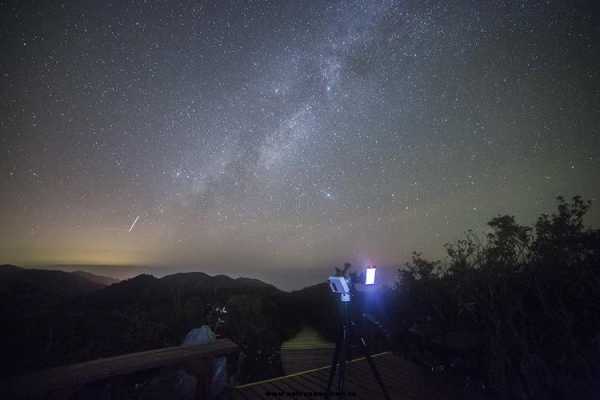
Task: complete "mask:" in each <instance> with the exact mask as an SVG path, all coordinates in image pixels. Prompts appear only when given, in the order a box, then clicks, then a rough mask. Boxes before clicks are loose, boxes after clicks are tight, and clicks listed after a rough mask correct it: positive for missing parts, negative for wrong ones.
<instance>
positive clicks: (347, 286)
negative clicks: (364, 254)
mask: <svg viewBox="0 0 600 400" xmlns="http://www.w3.org/2000/svg"><path fill="white" fill-rule="evenodd" d="M376 271H377V268H376V267H375V266H374V265H369V266H367V268H366V269H365V270H364V271H363V272H361V273H360V274H358V275H356V274H352V275H350V276H349V277H345V276H330V277H329V288H330V289H331V291H332V292H333V293H337V294H339V295H340V298H341V300H342V301H343V302H347V301H350V294H351V293H350V292H351V290H352V289H351V288H352V285H354V284H363V285H374V284H375V272H376Z"/></svg>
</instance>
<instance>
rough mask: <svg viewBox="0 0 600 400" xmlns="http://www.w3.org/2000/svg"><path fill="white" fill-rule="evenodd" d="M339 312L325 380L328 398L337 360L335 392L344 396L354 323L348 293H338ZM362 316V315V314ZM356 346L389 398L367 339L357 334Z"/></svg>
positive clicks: (388, 399) (384, 393) (385, 395)
mask: <svg viewBox="0 0 600 400" xmlns="http://www.w3.org/2000/svg"><path fill="white" fill-rule="evenodd" d="M340 314H341V317H342V320H341V323H340V331H339V334H338V337H337V340H336V341H335V351H334V352H333V360H332V362H331V368H330V370H329V379H328V381H327V391H326V397H325V398H327V399H328V398H329V394H330V393H331V385H332V383H333V379H334V377H335V373H336V369H337V365H338V361H339V364H340V368H339V372H338V377H337V378H338V381H337V392H338V394H339V395H340V396H341V398H345V393H344V383H345V378H346V367H347V365H346V364H347V362H348V361H352V339H353V335H352V334H353V332H352V331H353V327H354V325H356V324H355V323H354V322H353V321H352V315H351V310H350V294H349V293H347V294H346V293H344V294H341V295H340ZM363 317H364V315H363ZM358 346H359V348H360V349H361V351H362V353H363V355H364V356H365V358H366V359H367V362H368V363H369V367H370V369H371V372H372V373H373V376H374V377H375V380H376V381H377V383H378V384H379V386H380V387H381V390H382V391H383V395H384V397H385V398H386V400H391V397H390V394H389V393H388V391H387V389H386V387H385V385H384V384H383V380H382V379H381V375H379V371H377V367H376V366H375V363H374V362H373V359H372V358H371V354H370V353H369V350H368V347H367V341H366V340H365V338H364V337H363V336H359V340H358Z"/></svg>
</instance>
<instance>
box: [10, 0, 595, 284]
mask: <svg viewBox="0 0 600 400" xmlns="http://www.w3.org/2000/svg"><path fill="white" fill-rule="evenodd" d="M599 14H600V13H599V12H598V6H597V5H594V2H593V1H589V2H586V1H579V2H571V1H563V2H560V1H451V2H446V1H430V0H419V1H400V0H399V1H387V0H386V1H375V0H373V1H371V0H365V1H326V2H325V1H279V0H278V1H233V2H229V1H190V2H182V1H116V2H112V3H111V2H104V1H86V0H83V1H73V2H64V3H62V2H54V1H53V2H30V1H14V2H11V1H9V2H5V1H3V2H0V35H1V36H0V43H1V44H2V49H3V50H2V57H1V58H0V88H1V93H2V96H1V98H2V100H1V102H0V107H1V108H0V113H1V119H0V146H1V147H0V148H1V157H0V263H4V262H6V263H15V264H19V265H26V266H39V265H54V264H101V265H113V266H114V265H116V266H132V265H135V266H148V267H155V268H157V270H159V269H160V270H161V271H163V272H177V271H187V270H200V271H205V272H208V273H229V274H233V275H236V274H237V275H246V276H255V277H259V278H262V279H265V280H267V281H270V282H275V283H277V284H278V285H280V286H281V287H284V288H297V287H301V286H303V285H306V284H310V283H315V282H316V281H317V280H318V279H319V277H318V276H319V274H321V275H322V276H323V277H325V276H326V274H325V273H321V272H320V271H330V270H331V267H332V266H333V265H339V264H341V263H343V262H344V261H351V262H353V263H355V264H356V265H362V264H365V263H367V262H373V263H376V264H377V265H384V266H393V265H398V264H400V263H402V262H404V261H407V260H408V259H409V257H410V254H411V252H412V251H421V252H423V253H424V254H425V255H427V256H430V257H440V256H442V255H443V251H444V249H443V244H444V243H446V242H448V241H452V240H455V239H458V238H460V237H461V236H462V235H463V233H464V231H465V230H467V229H474V230H475V231H476V232H484V229H485V223H486V222H487V221H488V220H490V219H491V218H492V217H494V216H496V215H498V214H502V213H510V214H513V215H515V216H516V217H517V218H518V220H519V221H520V222H522V223H528V224H530V223H532V222H534V220H535V218H536V216H537V215H538V214H539V213H541V212H547V211H550V210H552V208H553V207H554V205H555V201H554V198H555V196H557V195H564V196H566V197H571V196H573V195H576V194H580V195H582V196H583V197H584V198H586V199H590V200H592V201H594V200H597V199H598V198H599V197H600V185H599V184H598V182H599V181H600V180H599V179H598V177H599V176H600V132H599V130H600V79H599V78H600V68H598V66H599V65H600V20H599ZM599 221H600V212H599V211H598V210H597V206H596V207H595V208H593V209H592V211H591V213H590V215H589V223H590V224H592V225H594V224H595V225H597V224H598V222H599ZM107 271H108V269H107ZM310 271H319V273H318V274H317V273H316V272H312V273H311V272H310ZM311 274H312V275H311Z"/></svg>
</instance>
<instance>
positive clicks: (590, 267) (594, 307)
mask: <svg viewBox="0 0 600 400" xmlns="http://www.w3.org/2000/svg"><path fill="white" fill-rule="evenodd" d="M589 207H590V203H589V202H585V201H583V200H582V199H581V198H580V197H574V198H573V199H572V200H571V201H570V202H567V201H565V199H564V198H562V197H558V207H557V211H556V212H555V213H553V214H550V215H546V214H543V215H541V216H540V217H539V218H538V220H537V222H536V223H535V226H534V227H528V226H523V225H519V224H518V223H517V222H516V220H515V218H514V217H512V216H509V215H504V216H498V217H496V218H493V219H492V220H491V221H490V222H489V223H488V225H489V227H490V229H491V232H490V233H489V234H488V235H487V236H486V237H485V239H484V240H481V241H480V240H479V238H478V237H477V236H475V235H474V234H473V233H472V232H467V235H466V237H465V238H464V239H461V240H459V241H457V242H456V243H453V244H449V245H446V250H447V254H448V257H447V259H446V260H445V261H444V262H440V261H428V260H426V259H424V258H423V257H422V256H421V254H418V253H414V254H413V259H412V262H410V263H407V264H406V265H405V266H404V267H403V268H401V269H400V270H399V274H400V283H399V285H398V288H397V297H396V299H397V302H398V310H399V311H398V315H397V316H398V325H397V326H398V327H399V328H400V330H401V331H402V332H403V333H404V335H402V336H401V338H402V339H401V340H402V341H403V343H404V344H406V343H407V338H408V337H410V336H411V332H412V333H414V332H418V335H416V336H418V337H420V338H422V339H421V340H423V341H424V342H429V343H433V344H437V345H439V346H438V349H443V350H442V351H438V359H437V360H436V361H435V362H438V363H452V362H455V363H456V360H460V363H462V365H463V366H464V367H465V368H466V369H467V371H468V370H469V368H471V373H474V372H473V371H479V372H480V373H479V378H480V379H481V380H482V382H485V384H486V385H487V387H489V388H490V389H491V391H493V392H494V393H496V394H497V395H498V396H499V397H500V398H531V399H533V398H567V397H569V398H573V396H575V397H579V398H583V397H587V396H591V393H592V392H593V391H595V390H597V388H594V387H593V385H594V384H597V383H596V382H597V381H598V379H597V378H598V367H597V366H596V364H597V363H596V361H597V360H598V356H599V355H600V352H599V344H600V329H599V328H600V276H599V275H598V272H599V269H600V231H598V230H594V229H590V228H586V227H585V225H584V221H583V218H584V216H585V214H586V213H587V211H588V210H589ZM409 328H411V329H409ZM412 336H413V337H414V336H415V335H412ZM461 339H462V340H461ZM413 342H414V340H413ZM421 344H422V343H421ZM465 344H467V345H465ZM409 347H410V346H409ZM417 347H418V346H417ZM431 348H435V346H431ZM405 350H406V351H410V350H407V349H406V346H405ZM418 351H420V352H421V353H423V349H422V348H420V350H418ZM457 354H460V356H458V355H457ZM578 391H580V392H578Z"/></svg>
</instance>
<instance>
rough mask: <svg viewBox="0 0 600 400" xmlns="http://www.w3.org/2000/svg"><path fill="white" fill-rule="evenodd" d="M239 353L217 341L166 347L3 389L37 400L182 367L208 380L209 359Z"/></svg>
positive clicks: (48, 373)
mask: <svg viewBox="0 0 600 400" xmlns="http://www.w3.org/2000/svg"><path fill="white" fill-rule="evenodd" d="M237 352H239V347H238V345H237V344H235V343H233V342H232V341H231V340H229V339H217V340H216V341H215V342H213V343H208V344H201V345H184V346H173V347H163V348H160V349H154V350H148V351H142V352H138V353H129V354H124V355H120V356H115V357H107V358H100V359H96V360H92V361H86V362H82V363H78V364H70V365H66V366H61V367H55V368H50V369H46V370H42V371H38V372H33V373H30V374H27V375H22V376H18V377H14V378H10V379H8V380H6V381H4V382H2V383H0V384H1V386H0V387H2V388H3V389H2V390H7V391H8V393H10V394H12V395H13V396H18V397H25V398H31V397H34V398H35V397H43V396H45V395H48V394H49V393H54V392H63V391H64V392H69V393H73V391H76V390H77V389H78V388H80V387H82V386H83V385H85V384H88V383H92V382H95V381H99V380H102V379H106V378H110V377H114V376H120V375H127V374H131V373H133V372H137V371H143V370H148V369H153V368H159V367H176V366H181V367H183V368H185V369H187V370H189V371H190V372H192V373H193V374H195V375H197V376H200V375H203V376H205V375H207V373H208V369H207V367H206V366H207V364H208V363H207V359H212V358H214V357H219V356H225V355H228V354H233V353H237Z"/></svg>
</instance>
